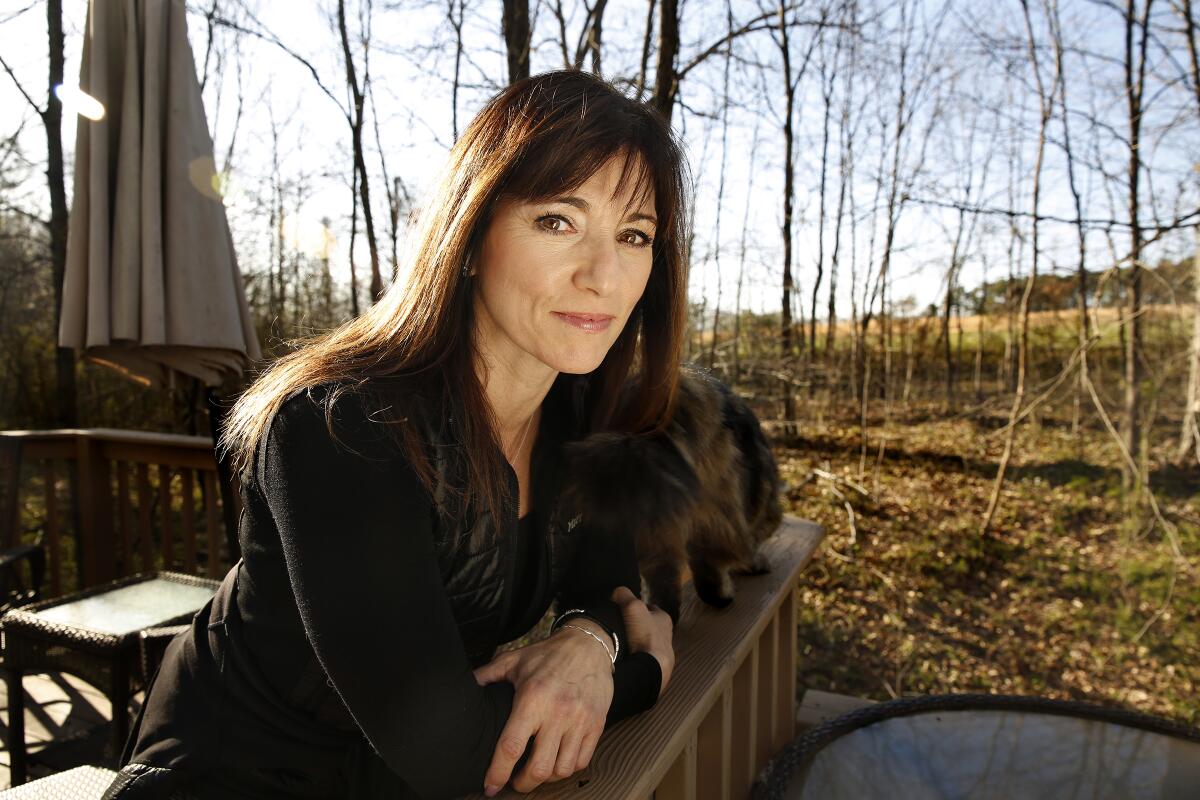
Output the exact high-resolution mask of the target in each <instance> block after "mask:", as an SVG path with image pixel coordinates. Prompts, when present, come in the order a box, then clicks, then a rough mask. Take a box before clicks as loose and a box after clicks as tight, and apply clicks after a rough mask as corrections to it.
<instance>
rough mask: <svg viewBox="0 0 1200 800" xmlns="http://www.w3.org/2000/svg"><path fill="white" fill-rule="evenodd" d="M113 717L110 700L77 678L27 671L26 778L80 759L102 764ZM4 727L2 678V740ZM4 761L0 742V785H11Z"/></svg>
mask: <svg viewBox="0 0 1200 800" xmlns="http://www.w3.org/2000/svg"><path fill="white" fill-rule="evenodd" d="M141 701H142V693H141V692H139V693H138V694H137V695H135V697H134V700H133V702H132V704H131V705H130V719H131V720H132V719H133V718H134V715H136V714H137V710H138V709H139V708H140V707H141ZM111 718H112V704H110V703H109V702H108V699H107V698H106V697H105V696H104V695H103V694H101V693H100V692H99V691H98V690H97V689H95V688H94V687H92V686H91V685H90V684H88V683H85V682H84V681H82V680H80V679H79V678H76V677H75V676H73V675H66V674H63V673H51V674H44V675H26V676H25V742H26V748H27V750H28V753H29V777H30V779H31V780H32V779H35V778H43V777H45V776H47V775H51V774H53V773H55V772H61V771H63V770H66V769H70V768H72V767H76V766H79V765H81V764H105V763H106V761H105V754H104V748H105V745H107V743H108V726H107V722H108V721H109V720H110V719H111ZM7 726H8V691H7V689H6V688H5V685H4V682H3V681H0V742H3V741H6V738H4V737H5V735H6V734H7V732H8V731H7ZM8 765H9V755H8V750H7V749H5V748H4V747H3V746H0V789H6V788H8V787H9V785H10V782H9V778H8ZM108 766H113V765H112V764H108Z"/></svg>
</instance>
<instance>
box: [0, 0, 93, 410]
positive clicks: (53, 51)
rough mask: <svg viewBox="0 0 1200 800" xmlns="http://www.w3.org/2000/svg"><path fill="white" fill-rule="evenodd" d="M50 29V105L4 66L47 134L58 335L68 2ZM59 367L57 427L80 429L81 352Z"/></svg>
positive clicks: (58, 360)
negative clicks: (61, 93)
mask: <svg viewBox="0 0 1200 800" xmlns="http://www.w3.org/2000/svg"><path fill="white" fill-rule="evenodd" d="M46 31H47V39H48V43H49V56H50V57H49V64H50V70H49V75H48V76H47V77H48V78H49V80H48V81H47V90H46V106H45V108H43V107H41V106H40V105H38V103H37V102H36V101H35V100H34V99H33V98H32V97H31V96H30V95H29V93H28V92H26V91H25V88H24V87H23V86H22V85H21V83H20V81H18V80H17V76H16V73H14V72H13V70H12V68H11V67H10V66H9V64H8V62H6V61H5V60H4V59H3V58H0V67H3V68H4V71H5V72H6V73H8V76H9V77H10V78H11V79H12V81H13V84H14V85H15V86H16V87H17V91H19V92H20V94H21V96H22V97H23V98H25V102H26V103H27V104H28V105H29V107H30V108H31V109H32V110H33V111H34V113H35V114H37V116H38V117H39V118H40V119H41V121H42V126H43V127H44V128H45V130H46V182H47V184H48V188H49V191H50V219H49V220H41V219H38V218H36V217H35V218H34V219H37V221H38V222H40V223H41V224H42V225H44V226H45V227H46V230H47V233H48V234H49V244H50V263H51V266H52V269H53V273H54V330H55V334H56V335H57V332H58V330H59V328H60V326H61V324H62V288H63V277H64V276H65V275H66V269H67V214H68V212H67V189H66V176H65V170H64V167H63V146H62V102H61V101H60V100H59V99H58V96H57V95H56V94H55V93H54V89H55V87H56V86H59V85H60V84H62V82H63V69H64V63H65V56H64V37H63V14H62V0H48V2H47V3H46ZM54 369H55V379H56V384H57V390H56V392H55V398H56V405H55V425H56V426H58V427H60V428H74V427H77V419H78V411H77V391H76V386H75V354H74V353H73V352H72V351H71V349H70V348H69V347H58V346H56V347H55V353H54Z"/></svg>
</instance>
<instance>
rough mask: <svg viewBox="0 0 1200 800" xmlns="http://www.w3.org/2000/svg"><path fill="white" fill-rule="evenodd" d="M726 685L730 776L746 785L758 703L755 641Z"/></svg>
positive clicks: (751, 771) (737, 783)
mask: <svg viewBox="0 0 1200 800" xmlns="http://www.w3.org/2000/svg"><path fill="white" fill-rule="evenodd" d="M730 688H731V689H732V693H733V752H732V757H731V760H730V774H731V776H732V777H731V780H732V783H733V785H734V786H735V787H747V786H750V785H751V784H752V783H754V775H755V772H754V754H755V753H757V752H758V739H757V736H756V734H757V732H758V703H757V702H756V701H755V698H756V697H757V696H758V642H755V643H754V648H753V649H752V650H751V651H750V655H749V656H747V657H746V658H745V659H744V660H743V661H742V665H741V666H740V667H738V671H737V673H736V674H735V675H734V676H733V684H732V686H731V687H730ZM735 795H738V793H737V792H735Z"/></svg>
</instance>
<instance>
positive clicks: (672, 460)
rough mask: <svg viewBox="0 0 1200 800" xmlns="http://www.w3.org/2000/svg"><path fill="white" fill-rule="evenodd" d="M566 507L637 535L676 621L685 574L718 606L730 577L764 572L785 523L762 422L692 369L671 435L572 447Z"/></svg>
mask: <svg viewBox="0 0 1200 800" xmlns="http://www.w3.org/2000/svg"><path fill="white" fill-rule="evenodd" d="M565 452H566V464H567V467H566V476H565V479H564V481H565V483H564V499H565V500H566V501H567V502H568V503H570V504H571V505H572V506H573V507H575V508H577V509H580V510H581V511H582V514H583V518H584V519H586V520H588V522H589V525H590V526H592V527H594V528H597V529H598V530H599V531H600V533H601V534H603V533H604V531H614V532H616V531H623V530H628V529H629V528H631V527H632V528H633V530H634V539H635V542H636V546H637V556H638V564H639V568H640V571H641V575H642V581H643V585H644V587H645V589H646V594H647V595H648V597H649V602H650V603H652V604H653V605H656V606H658V607H659V608H662V609H663V610H664V611H666V612H667V613H668V614H669V615H670V616H671V620H672V621H673V622H678V620H679V611H680V593H681V589H682V583H683V571H684V568H685V566H686V567H690V569H691V574H692V580H693V583H694V585H695V588H696V594H697V595H698V596H699V597H700V599H701V600H703V601H704V602H705V603H708V604H709V605H711V606H715V607H718V608H724V607H725V606H728V605H729V604H730V603H731V602H732V601H733V597H734V583H733V578H732V577H731V575H732V574H735V573H736V574H751V575H752V574H762V573H764V572H767V571H769V569H770V565H769V563H768V561H767V559H766V557H765V556H764V555H763V553H762V552H761V550H760V547H759V545H761V543H762V542H763V541H764V540H766V539H767V538H768V537H770V536H771V534H773V533H774V532H775V530H776V529H777V528H778V527H779V524H780V522H782V520H783V508H782V504H781V500H780V495H781V494H782V481H781V480H780V477H779V470H778V468H777V466H776V463H775V457H774V455H773V454H772V453H771V448H770V444H769V443H768V441H767V438H766V436H765V435H764V434H763V431H762V427H761V426H760V425H759V422H758V418H757V417H756V416H755V415H754V412H752V411H751V410H750V408H749V407H748V406H747V405H746V403H745V401H743V400H742V399H741V398H740V397H738V396H737V395H736V394H734V393H733V392H732V391H731V390H730V389H729V387H727V386H726V385H725V384H723V383H721V382H720V381H719V380H717V379H716V378H715V377H713V376H712V375H711V374H710V373H708V372H705V371H703V370H700V369H698V368H696V367H692V366H689V365H685V366H684V367H682V368H681V370H680V379H679V393H678V401H677V405H676V409H675V412H674V415H673V417H672V419H671V423H670V425H669V427H668V429H667V431H666V432H665V433H662V434H656V435H650V436H641V435H633V434H619V433H596V434H592V435H591V436H588V437H586V438H584V439H581V440H579V441H575V442H570V443H568V444H567V445H566V446H565Z"/></svg>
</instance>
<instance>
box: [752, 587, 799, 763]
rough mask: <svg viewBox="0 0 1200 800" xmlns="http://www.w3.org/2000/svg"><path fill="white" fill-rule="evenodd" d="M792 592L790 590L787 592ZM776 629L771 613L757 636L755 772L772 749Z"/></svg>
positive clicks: (767, 758) (777, 621)
mask: <svg viewBox="0 0 1200 800" xmlns="http://www.w3.org/2000/svg"><path fill="white" fill-rule="evenodd" d="M788 595H789V596H790V595H791V592H788ZM778 632H779V619H778V617H777V616H775V615H772V616H771V622H770V624H769V625H767V629H766V630H765V631H763V634H762V637H761V638H760V639H759V640H758V696H757V698H755V702H756V705H757V706H758V730H757V732H756V736H755V740H756V744H757V747H756V749H755V752H754V771H755V773H757V772H758V771H759V770H761V769H762V768H763V767H765V766H766V765H767V762H768V761H770V760H771V755H772V754H773V753H774V752H775V751H774V750H772V749H771V746H772V744H773V743H774V742H775V709H776V706H777V705H778V704H777V702H776V700H775V696H776V695H775V693H776V689H777V687H778V681H777V680H776V678H777V675H778V667H779V660H778V659H777V658H776V656H775V642H776V634H777V633H778Z"/></svg>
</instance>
